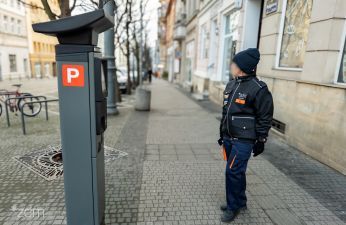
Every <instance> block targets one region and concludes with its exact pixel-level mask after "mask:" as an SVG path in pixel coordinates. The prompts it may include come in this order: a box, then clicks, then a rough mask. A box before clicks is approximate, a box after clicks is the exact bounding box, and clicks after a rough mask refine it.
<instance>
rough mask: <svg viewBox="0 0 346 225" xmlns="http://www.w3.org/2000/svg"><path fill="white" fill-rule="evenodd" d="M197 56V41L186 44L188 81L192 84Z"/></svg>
mask: <svg viewBox="0 0 346 225" xmlns="http://www.w3.org/2000/svg"><path fill="white" fill-rule="evenodd" d="M194 54H195V41H190V42H189V43H187V44H186V73H187V80H188V81H189V82H191V79H192V74H193V61H194Z"/></svg>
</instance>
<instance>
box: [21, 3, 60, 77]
mask: <svg viewBox="0 0 346 225" xmlns="http://www.w3.org/2000/svg"><path fill="white" fill-rule="evenodd" d="M29 4H31V5H34V6H38V7H42V3H41V0H30V1H29ZM49 4H50V6H51V9H52V10H53V12H55V13H56V14H59V7H58V1H57V0H50V1H49ZM28 11H29V12H28V13H27V26H28V28H27V30H28V39H29V58H30V68H31V76H32V77H34V78H42V77H54V76H56V66H55V45H56V44H58V41H57V39H56V38H55V37H50V36H47V35H43V34H39V33H36V32H34V31H33V29H32V26H31V25H32V24H34V23H39V22H45V21H49V18H48V16H47V15H46V13H45V11H44V10H42V9H40V8H35V7H31V8H30V10H28Z"/></svg>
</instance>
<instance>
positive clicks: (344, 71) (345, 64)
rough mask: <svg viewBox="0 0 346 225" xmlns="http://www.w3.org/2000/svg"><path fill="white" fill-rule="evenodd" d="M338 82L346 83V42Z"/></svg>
mask: <svg viewBox="0 0 346 225" xmlns="http://www.w3.org/2000/svg"><path fill="white" fill-rule="evenodd" d="M338 82H339V83H346V41H345V45H344V50H343V52H342V57H341V64H340V69H339V76H338Z"/></svg>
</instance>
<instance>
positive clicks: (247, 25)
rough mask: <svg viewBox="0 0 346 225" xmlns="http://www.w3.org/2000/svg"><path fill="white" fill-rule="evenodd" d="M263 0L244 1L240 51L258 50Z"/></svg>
mask: <svg viewBox="0 0 346 225" xmlns="http://www.w3.org/2000/svg"><path fill="white" fill-rule="evenodd" d="M263 7H264V0H246V1H245V14H244V25H243V27H244V31H243V35H242V36H243V41H242V46H241V49H242V50H245V49H248V48H258V46H259V39H260V33H261V21H262V12H263Z"/></svg>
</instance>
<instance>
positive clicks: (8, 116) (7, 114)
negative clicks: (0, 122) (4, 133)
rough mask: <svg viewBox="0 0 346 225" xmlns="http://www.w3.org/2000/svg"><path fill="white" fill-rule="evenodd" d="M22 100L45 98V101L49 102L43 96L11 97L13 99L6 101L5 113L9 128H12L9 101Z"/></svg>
mask: <svg viewBox="0 0 346 225" xmlns="http://www.w3.org/2000/svg"><path fill="white" fill-rule="evenodd" d="M22 98H24V99H25V98H43V99H45V100H47V97H46V96H43V95H38V96H19V97H11V98H7V99H6V100H5V111H6V120H7V126H8V127H10V126H11V123H10V115H9V113H8V105H9V101H11V100H14V99H22ZM21 114H22V113H21Z"/></svg>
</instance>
